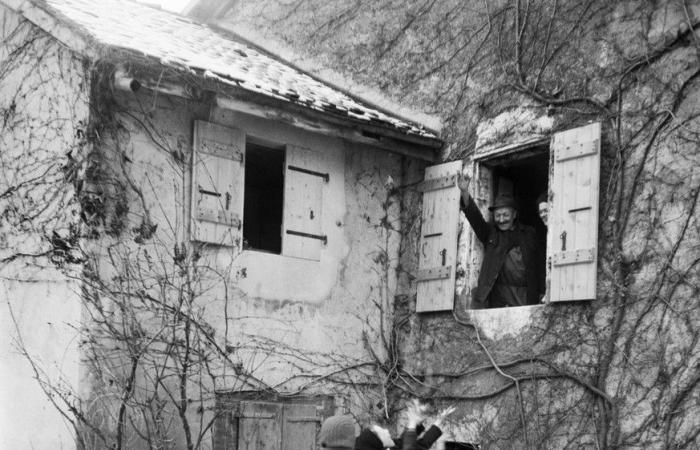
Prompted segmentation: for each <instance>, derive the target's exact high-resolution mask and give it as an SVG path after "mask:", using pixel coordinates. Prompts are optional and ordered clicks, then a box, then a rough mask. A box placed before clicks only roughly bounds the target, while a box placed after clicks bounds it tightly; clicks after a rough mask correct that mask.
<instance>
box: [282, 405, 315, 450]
mask: <svg viewBox="0 0 700 450" xmlns="http://www.w3.org/2000/svg"><path fill="white" fill-rule="evenodd" d="M320 423H321V418H320V417H318V416H317V415H316V406H315V405H310V404H298V403H292V404H287V405H284V427H283V435H282V450H316V449H317V448H318V447H317V445H316V435H317V434H318V430H319V428H320Z"/></svg>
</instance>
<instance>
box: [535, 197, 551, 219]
mask: <svg viewBox="0 0 700 450" xmlns="http://www.w3.org/2000/svg"><path fill="white" fill-rule="evenodd" d="M537 214H539V216H540V220H542V223H543V224H544V226H545V227H546V226H547V219H548V218H549V202H548V201H547V193H546V192H543V193H541V194H540V195H539V197H537Z"/></svg>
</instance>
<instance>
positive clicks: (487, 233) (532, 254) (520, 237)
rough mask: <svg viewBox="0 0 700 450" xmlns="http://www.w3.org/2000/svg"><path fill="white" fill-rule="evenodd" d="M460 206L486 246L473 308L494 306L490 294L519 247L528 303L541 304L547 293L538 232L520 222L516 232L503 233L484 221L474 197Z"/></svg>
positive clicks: (516, 224)
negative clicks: (514, 249) (509, 259)
mask: <svg viewBox="0 0 700 450" xmlns="http://www.w3.org/2000/svg"><path fill="white" fill-rule="evenodd" d="M460 204H461V207H462V211H464V214H465V215H466V216H467V220H468V221H469V224H470V225H471V226H472V229H473V230H474V233H475V234H476V237H477V238H478V239H479V241H481V243H482V244H483V245H484V261H483V262H482V263H481V273H480V274H479V283H478V285H477V287H476V290H475V291H474V294H473V308H474V309H481V308H488V307H489V306H490V305H489V304H488V298H489V293H490V292H491V289H492V288H493V285H494V284H495V283H496V279H497V278H498V274H499V272H500V270H501V267H502V266H503V262H504V261H505V259H506V255H507V254H508V252H509V251H510V250H511V249H512V248H513V247H515V246H519V247H520V250H521V252H522V254H523V263H524V265H525V279H526V288H527V298H526V304H528V305H536V304H538V303H539V300H540V297H541V296H542V294H543V292H544V289H543V288H544V277H543V274H542V273H541V270H539V265H540V260H541V256H540V251H539V249H538V246H537V235H536V233H535V229H534V228H532V227H530V226H528V225H524V224H521V223H519V222H517V221H516V222H515V226H514V229H513V230H510V231H501V230H499V229H498V227H497V226H496V225H494V224H492V223H488V222H486V220H484V217H483V216H482V215H481V211H479V208H478V207H477V206H476V203H474V200H472V198H471V197H469V201H468V202H467V204H466V205H465V204H464V200H463V199H462V201H461V203H460Z"/></svg>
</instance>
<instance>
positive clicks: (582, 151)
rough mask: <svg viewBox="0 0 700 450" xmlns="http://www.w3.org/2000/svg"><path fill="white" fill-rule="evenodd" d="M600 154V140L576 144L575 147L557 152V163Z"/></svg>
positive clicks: (570, 146) (564, 148)
mask: <svg viewBox="0 0 700 450" xmlns="http://www.w3.org/2000/svg"><path fill="white" fill-rule="evenodd" d="M596 153H598V139H593V140H590V141H581V142H575V143H574V144H573V145H569V146H567V147H563V148H560V149H559V150H558V151H557V162H560V161H568V160H569V159H576V158H583V157H584V156H588V155H595V154H596Z"/></svg>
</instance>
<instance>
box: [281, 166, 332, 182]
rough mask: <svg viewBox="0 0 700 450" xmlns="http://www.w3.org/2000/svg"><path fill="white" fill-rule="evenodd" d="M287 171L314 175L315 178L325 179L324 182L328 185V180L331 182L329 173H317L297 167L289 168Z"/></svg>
mask: <svg viewBox="0 0 700 450" xmlns="http://www.w3.org/2000/svg"><path fill="white" fill-rule="evenodd" d="M287 169H289V170H293V171H295V172H301V173H305V174H307V175H313V176H315V177H320V178H323V181H325V182H326V183H328V180H330V176H329V175H328V174H327V173H323V172H316V171H315V170H309V169H304V168H303V167H297V166H287Z"/></svg>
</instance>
